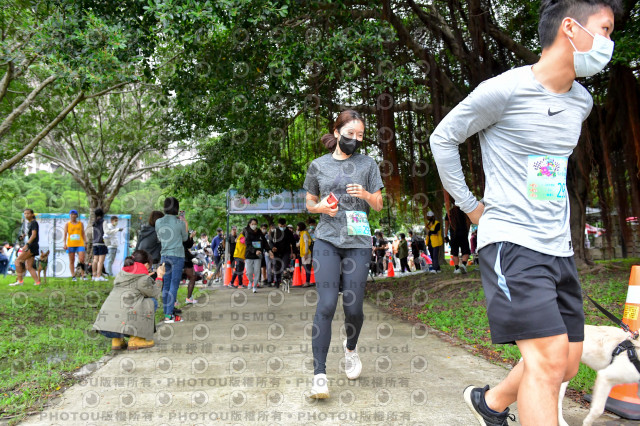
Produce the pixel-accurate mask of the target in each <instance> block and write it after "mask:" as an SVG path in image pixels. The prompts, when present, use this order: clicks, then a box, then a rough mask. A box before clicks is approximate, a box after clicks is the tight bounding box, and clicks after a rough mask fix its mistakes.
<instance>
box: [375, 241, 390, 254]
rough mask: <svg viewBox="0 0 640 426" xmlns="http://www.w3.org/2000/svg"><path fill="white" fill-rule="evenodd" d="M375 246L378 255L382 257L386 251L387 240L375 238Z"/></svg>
mask: <svg viewBox="0 0 640 426" xmlns="http://www.w3.org/2000/svg"><path fill="white" fill-rule="evenodd" d="M375 247H376V255H378V257H382V256H384V255H385V254H386V253H387V241H386V240H385V239H384V238H383V239H381V240H379V239H377V238H376V241H375Z"/></svg>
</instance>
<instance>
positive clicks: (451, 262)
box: [449, 256, 456, 266]
mask: <svg viewBox="0 0 640 426" xmlns="http://www.w3.org/2000/svg"><path fill="white" fill-rule="evenodd" d="M449 265H451V266H456V265H454V264H453V256H451V257H449Z"/></svg>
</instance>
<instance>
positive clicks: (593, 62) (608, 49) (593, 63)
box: [569, 19, 614, 77]
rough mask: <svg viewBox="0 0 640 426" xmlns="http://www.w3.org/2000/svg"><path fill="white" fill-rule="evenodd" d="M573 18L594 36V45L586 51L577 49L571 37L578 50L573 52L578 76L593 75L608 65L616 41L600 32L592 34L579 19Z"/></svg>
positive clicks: (574, 65)
mask: <svg viewBox="0 0 640 426" xmlns="http://www.w3.org/2000/svg"><path fill="white" fill-rule="evenodd" d="M571 20H572V21H573V22H575V23H576V24H578V26H579V27H580V28H582V29H583V30H585V31H586V32H587V33H588V34H589V35H590V36H591V37H593V45H592V46H591V49H589V50H588V51H586V52H579V51H578V49H576V45H575V44H573V41H571V39H570V38H569V43H571V45H572V46H573V48H574V49H575V50H576V51H575V52H573V68H574V70H575V71H576V77H591V76H592V75H595V74H597V73H599V72H600V71H602V70H603V69H604V67H606V66H607V64H608V63H609V61H610V60H611V55H612V54H613V45H614V43H613V41H611V40H609V39H608V38H606V37H604V36H602V35H600V34H596V35H593V34H591V31H589V30H587V29H586V28H585V27H583V26H582V25H580V23H579V22H578V21H576V20H575V19H571Z"/></svg>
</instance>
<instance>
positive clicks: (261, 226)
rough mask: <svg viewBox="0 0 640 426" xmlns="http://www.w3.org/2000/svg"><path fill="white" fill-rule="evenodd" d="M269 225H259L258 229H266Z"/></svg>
mask: <svg viewBox="0 0 640 426" xmlns="http://www.w3.org/2000/svg"><path fill="white" fill-rule="evenodd" d="M268 227H269V225H267V224H266V223H263V224H262V225H260V228H268Z"/></svg>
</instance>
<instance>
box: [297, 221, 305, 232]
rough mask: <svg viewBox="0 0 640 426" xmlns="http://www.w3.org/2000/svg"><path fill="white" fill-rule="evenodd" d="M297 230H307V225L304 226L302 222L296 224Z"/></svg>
mask: <svg viewBox="0 0 640 426" xmlns="http://www.w3.org/2000/svg"><path fill="white" fill-rule="evenodd" d="M298 228H299V229H300V230H301V231H304V230H305V229H307V225H305V224H304V222H298Z"/></svg>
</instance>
